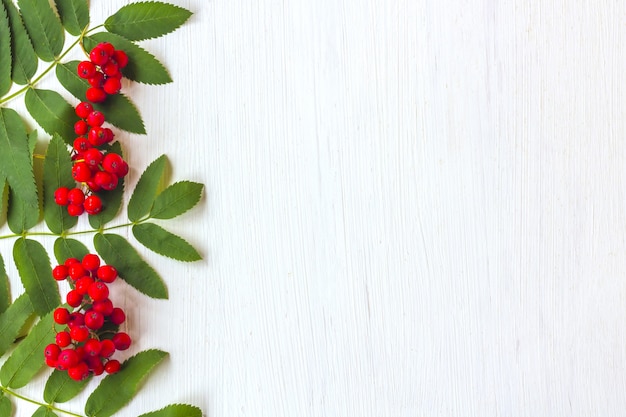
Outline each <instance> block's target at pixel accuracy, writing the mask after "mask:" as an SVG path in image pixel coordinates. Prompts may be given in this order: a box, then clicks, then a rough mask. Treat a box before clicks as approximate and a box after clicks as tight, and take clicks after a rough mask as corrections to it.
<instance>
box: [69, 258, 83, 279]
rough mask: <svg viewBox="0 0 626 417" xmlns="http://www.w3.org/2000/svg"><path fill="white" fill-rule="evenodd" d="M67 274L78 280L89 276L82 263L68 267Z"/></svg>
mask: <svg viewBox="0 0 626 417" xmlns="http://www.w3.org/2000/svg"><path fill="white" fill-rule="evenodd" d="M67 273H68V274H69V275H70V278H72V279H73V280H77V279H79V278H82V277H84V276H85V275H87V270H86V269H85V267H84V266H83V264H82V263H80V262H78V263H74V264H72V265H70V266H68V267H67Z"/></svg>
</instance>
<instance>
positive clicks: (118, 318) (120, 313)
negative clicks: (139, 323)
mask: <svg viewBox="0 0 626 417" xmlns="http://www.w3.org/2000/svg"><path fill="white" fill-rule="evenodd" d="M110 319H111V323H113V324H115V325H118V326H119V325H120V324H122V323H124V321H125V320H126V314H125V313H124V310H122V309H121V308H119V307H115V308H114V309H113V312H111V317H110Z"/></svg>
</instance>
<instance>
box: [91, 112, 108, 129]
mask: <svg viewBox="0 0 626 417" xmlns="http://www.w3.org/2000/svg"><path fill="white" fill-rule="evenodd" d="M103 123H104V114H103V113H101V112H99V111H98V110H94V111H92V112H91V113H89V116H87V124H88V125H89V126H91V127H100V126H102V124H103Z"/></svg>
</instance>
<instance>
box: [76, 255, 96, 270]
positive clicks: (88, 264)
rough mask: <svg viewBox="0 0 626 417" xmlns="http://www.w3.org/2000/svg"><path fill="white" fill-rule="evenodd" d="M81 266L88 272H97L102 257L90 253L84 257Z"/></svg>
mask: <svg viewBox="0 0 626 417" xmlns="http://www.w3.org/2000/svg"><path fill="white" fill-rule="evenodd" d="M81 264H82V265H83V267H84V268H85V269H86V270H87V271H92V272H93V271H96V270H97V269H98V268H100V257H99V256H98V255H96V254H95V253H88V254H87V255H85V256H83V260H82V261H81Z"/></svg>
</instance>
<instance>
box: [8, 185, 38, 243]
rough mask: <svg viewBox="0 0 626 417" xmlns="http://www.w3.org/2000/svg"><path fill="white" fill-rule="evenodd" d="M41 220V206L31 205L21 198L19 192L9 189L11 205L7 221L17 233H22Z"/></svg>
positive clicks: (10, 227)
mask: <svg viewBox="0 0 626 417" xmlns="http://www.w3.org/2000/svg"><path fill="white" fill-rule="evenodd" d="M38 222H39V206H38V205H37V206H29V205H27V204H26V203H24V201H23V200H20V199H19V197H18V195H17V192H16V191H15V190H14V189H13V188H10V189H9V207H8V211H7V223H8V224H9V229H11V231H12V232H13V233H15V234H21V233H23V232H25V231H27V230H28V229H31V228H32V227H33V226H35V225H36V224H37V223H38Z"/></svg>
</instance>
